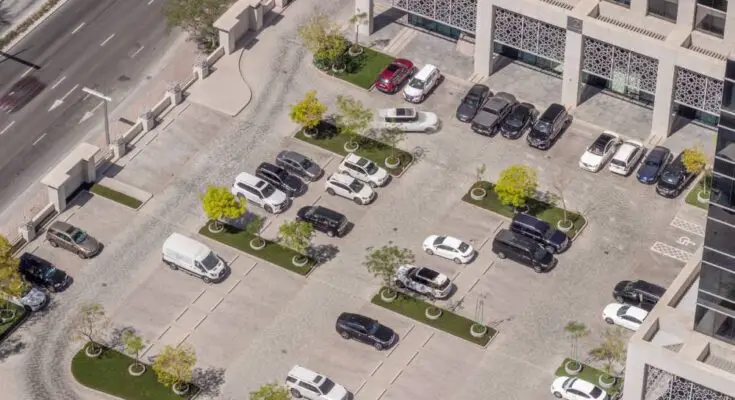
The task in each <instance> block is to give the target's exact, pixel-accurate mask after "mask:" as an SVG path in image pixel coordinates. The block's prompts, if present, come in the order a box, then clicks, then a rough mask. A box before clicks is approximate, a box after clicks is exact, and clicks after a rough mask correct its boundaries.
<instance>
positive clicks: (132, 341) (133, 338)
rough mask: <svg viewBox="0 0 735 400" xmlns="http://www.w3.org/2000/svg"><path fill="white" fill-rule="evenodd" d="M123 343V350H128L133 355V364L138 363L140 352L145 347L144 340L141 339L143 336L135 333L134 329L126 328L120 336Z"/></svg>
mask: <svg viewBox="0 0 735 400" xmlns="http://www.w3.org/2000/svg"><path fill="white" fill-rule="evenodd" d="M122 340H123V345H124V346H125V351H126V352H128V354H132V355H134V356H135V365H136V366H139V365H140V352H141V351H142V350H143V348H144V347H145V342H144V341H143V338H142V337H141V336H140V335H138V334H136V333H135V332H134V331H131V330H127V331H125V333H123V336H122Z"/></svg>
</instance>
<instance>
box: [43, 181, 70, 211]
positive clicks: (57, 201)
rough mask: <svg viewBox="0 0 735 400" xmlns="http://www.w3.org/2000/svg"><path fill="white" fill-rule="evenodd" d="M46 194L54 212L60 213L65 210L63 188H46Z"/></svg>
mask: <svg viewBox="0 0 735 400" xmlns="http://www.w3.org/2000/svg"><path fill="white" fill-rule="evenodd" d="M46 192H47V193H48V201H49V203H51V204H53V205H54V208H55V209H56V212H59V213H60V212H62V211H64V210H66V192H65V191H64V187H63V186H62V187H60V188H58V189H57V188H55V187H52V186H46Z"/></svg>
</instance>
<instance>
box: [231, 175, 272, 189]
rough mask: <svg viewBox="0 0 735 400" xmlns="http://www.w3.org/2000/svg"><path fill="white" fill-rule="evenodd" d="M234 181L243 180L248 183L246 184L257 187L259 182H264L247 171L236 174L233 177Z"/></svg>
mask: <svg viewBox="0 0 735 400" xmlns="http://www.w3.org/2000/svg"><path fill="white" fill-rule="evenodd" d="M235 181H237V182H243V183H245V184H248V185H251V186H255V187H259V186H258V184H259V183H261V182H263V183H265V181H264V180H262V179H260V178H258V177H257V176H254V175H250V174H249V173H247V172H240V173H239V174H238V175H237V177H236V178H235Z"/></svg>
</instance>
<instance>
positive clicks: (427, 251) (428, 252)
mask: <svg viewBox="0 0 735 400" xmlns="http://www.w3.org/2000/svg"><path fill="white" fill-rule="evenodd" d="M426 254H428V255H430V256H433V255H434V252H433V251H431V249H426Z"/></svg>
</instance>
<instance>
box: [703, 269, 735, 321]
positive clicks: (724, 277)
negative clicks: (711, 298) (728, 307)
mask: <svg viewBox="0 0 735 400" xmlns="http://www.w3.org/2000/svg"><path fill="white" fill-rule="evenodd" d="M699 290H704V291H707V292H709V293H712V294H714V295H717V296H720V297H724V298H726V299H730V298H732V299H735V272H732V271H728V270H725V269H722V268H719V267H715V266H714V265H711V264H708V263H707V262H702V271H701V273H700V275H699ZM734 301H735V300H734ZM733 315H735V311H733Z"/></svg>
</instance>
